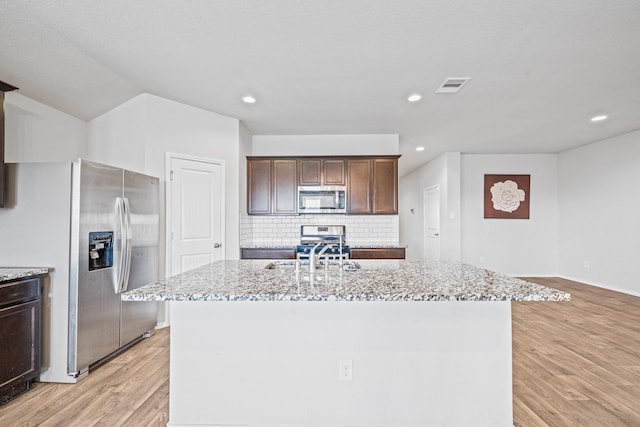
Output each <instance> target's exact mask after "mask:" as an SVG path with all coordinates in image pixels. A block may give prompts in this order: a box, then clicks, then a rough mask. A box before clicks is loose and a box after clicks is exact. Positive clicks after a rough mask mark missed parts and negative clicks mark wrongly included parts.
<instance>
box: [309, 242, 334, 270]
mask: <svg viewBox="0 0 640 427" xmlns="http://www.w3.org/2000/svg"><path fill="white" fill-rule="evenodd" d="M322 243H323V242H318V243H316V245H315V246H314V247H313V249H312V250H311V253H310V254H309V272H311V273H314V272H315V271H316V263H317V262H318V261H319V260H320V257H321V256H322V255H323V254H324V253H325V252H326V251H327V250H329V249H330V248H332V247H333V245H332V244H328V245H326V246H325V247H323V248H322V249H320V252H318V253H317V254H316V249H318V247H319V246H320V245H322Z"/></svg>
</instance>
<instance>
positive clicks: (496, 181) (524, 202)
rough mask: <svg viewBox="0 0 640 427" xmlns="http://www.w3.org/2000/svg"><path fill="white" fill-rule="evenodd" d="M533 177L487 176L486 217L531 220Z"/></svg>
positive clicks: (485, 186)
mask: <svg viewBox="0 0 640 427" xmlns="http://www.w3.org/2000/svg"><path fill="white" fill-rule="evenodd" d="M530 182H531V175H485V176H484V217H485V218H513V219H529V203H530V201H531V200H530V193H529V188H530Z"/></svg>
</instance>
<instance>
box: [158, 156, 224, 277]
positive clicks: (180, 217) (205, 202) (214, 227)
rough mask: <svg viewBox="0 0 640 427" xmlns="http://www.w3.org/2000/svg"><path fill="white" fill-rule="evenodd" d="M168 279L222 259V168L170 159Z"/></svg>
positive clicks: (220, 164) (193, 161) (172, 157)
mask: <svg viewBox="0 0 640 427" xmlns="http://www.w3.org/2000/svg"><path fill="white" fill-rule="evenodd" d="M169 163H170V173H169V179H170V190H169V197H168V202H169V204H170V219H169V220H170V234H169V241H170V256H169V265H170V271H169V276H173V275H176V274H179V273H182V272H184V271H187V270H191V269H193V268H196V267H200V266H202V265H205V264H208V263H210V262H213V261H216V260H219V259H222V258H224V242H223V240H224V164H223V163H222V162H216V161H204V160H197V159H187V158H181V157H177V156H171V157H170V162H169Z"/></svg>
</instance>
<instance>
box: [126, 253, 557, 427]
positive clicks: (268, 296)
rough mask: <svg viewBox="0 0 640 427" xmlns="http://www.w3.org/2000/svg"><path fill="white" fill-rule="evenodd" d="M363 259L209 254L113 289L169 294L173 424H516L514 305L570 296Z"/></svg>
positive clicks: (150, 297)
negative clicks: (187, 266)
mask: <svg viewBox="0 0 640 427" xmlns="http://www.w3.org/2000/svg"><path fill="white" fill-rule="evenodd" d="M269 264H271V265H269ZM268 265H269V267H271V268H265V267H266V266H268ZM360 265H361V266H362V268H361V269H357V270H355V271H341V270H339V269H338V268H337V267H335V266H331V267H330V269H329V270H317V271H316V272H314V274H310V272H309V271H305V270H304V269H303V270H302V271H300V272H296V271H294V268H293V263H292V262H290V263H289V264H287V263H286V262H280V263H269V262H267V261H264V260H262V261H249V260H243V261H218V262H215V263H213V264H210V265H207V266H203V267H200V268H198V269H195V270H191V271H187V272H185V273H183V274H181V275H178V276H175V277H172V278H169V279H167V280H164V281H160V282H157V283H153V284H150V285H148V286H145V287H143V288H140V289H138V290H135V291H132V292H127V293H125V294H123V299H124V300H131V301H141V300H142V301H173V302H172V304H171V361H170V370H171V373H170V414H169V416H170V423H169V425H170V426H186V425H234V426H239V425H242V426H248V425H251V426H282V425H296V426H336V425H340V426H365V425H366V426H396V425H397V426H512V425H513V416H512V380H511V304H510V302H511V301H567V300H568V299H569V295H568V294H566V293H563V292H559V291H555V290H553V289H549V288H546V287H543V286H541V285H537V284H533V283H529V282H525V281H522V280H518V279H514V278H510V277H507V276H504V275H501V274H498V273H495V272H491V271H488V270H484V269H479V268H476V267H473V266H470V265H465V264H460V263H445V262H442V263H438V262H428V261H404V260H401V261H396V260H393V261H363V262H360Z"/></svg>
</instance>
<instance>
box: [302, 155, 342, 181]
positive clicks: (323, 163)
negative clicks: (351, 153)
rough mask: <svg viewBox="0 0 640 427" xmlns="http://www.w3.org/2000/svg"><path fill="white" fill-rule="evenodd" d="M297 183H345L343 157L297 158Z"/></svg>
mask: <svg viewBox="0 0 640 427" xmlns="http://www.w3.org/2000/svg"><path fill="white" fill-rule="evenodd" d="M298 171H299V175H298V185H303V186H313V185H345V183H346V179H345V161H344V159H319V158H318V159H311V158H310V159H300V160H298Z"/></svg>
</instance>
